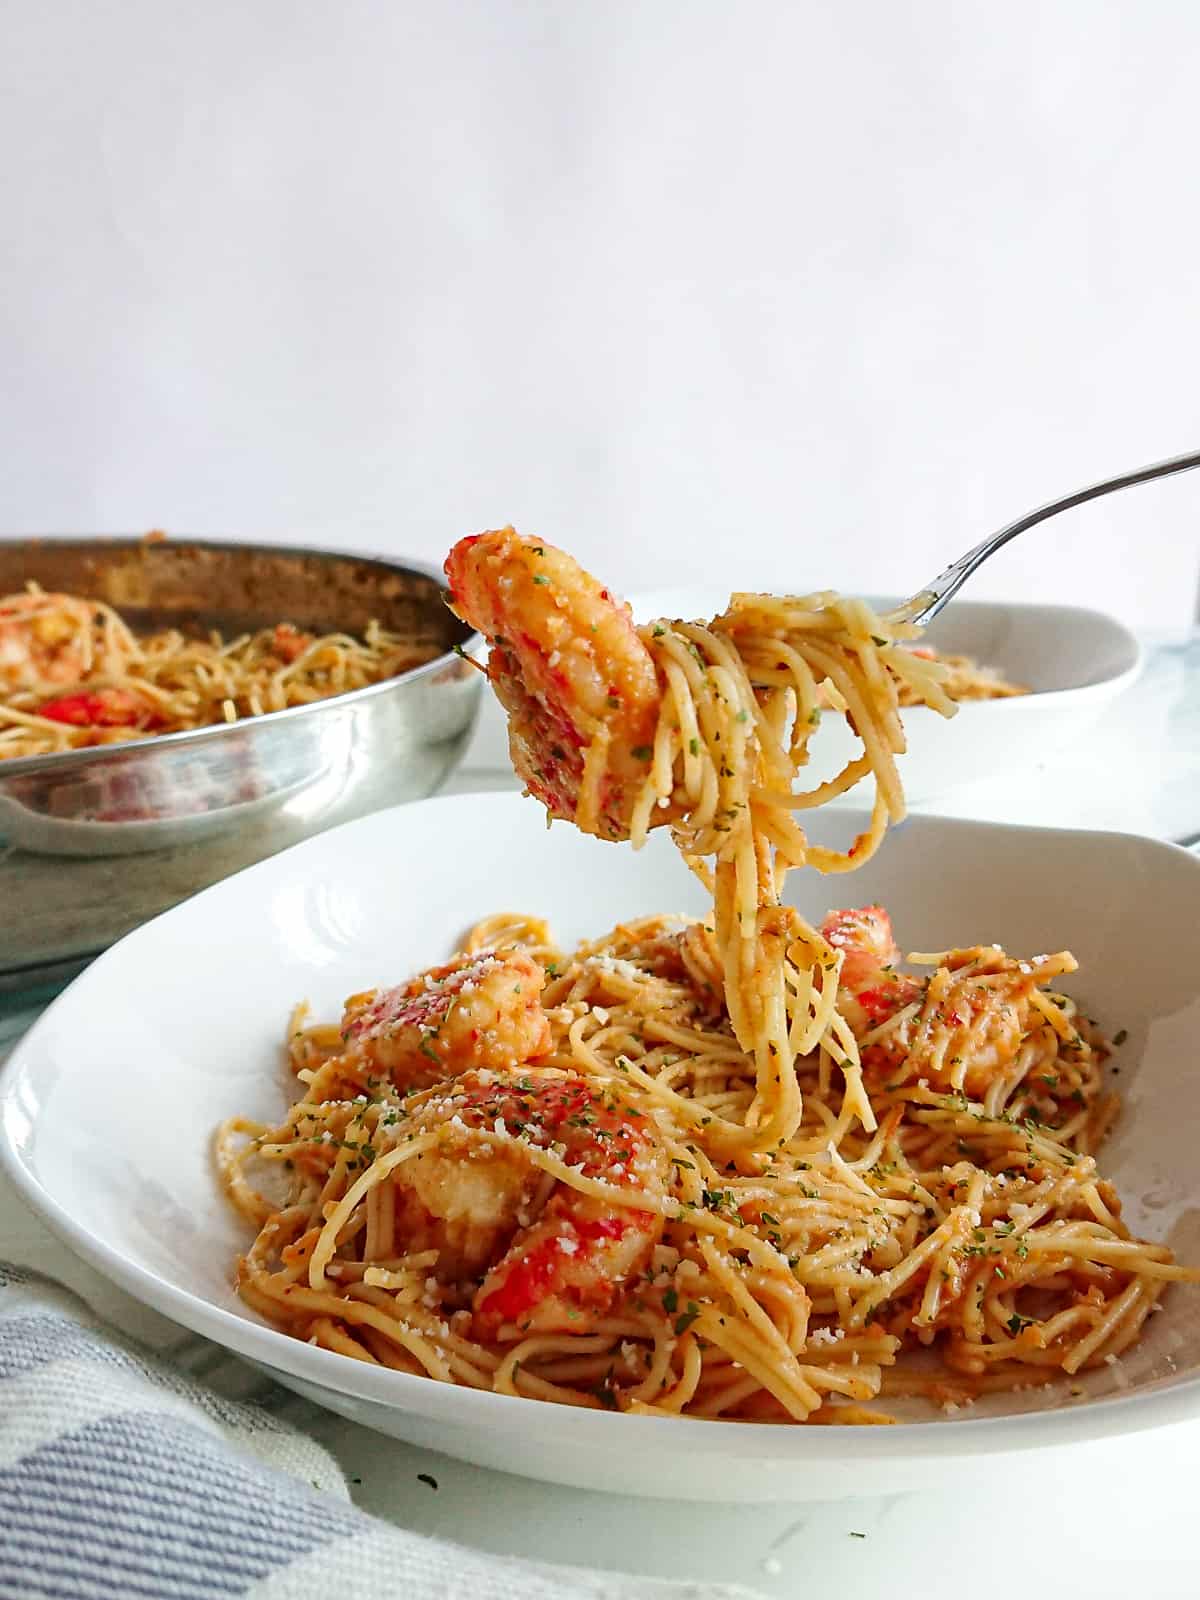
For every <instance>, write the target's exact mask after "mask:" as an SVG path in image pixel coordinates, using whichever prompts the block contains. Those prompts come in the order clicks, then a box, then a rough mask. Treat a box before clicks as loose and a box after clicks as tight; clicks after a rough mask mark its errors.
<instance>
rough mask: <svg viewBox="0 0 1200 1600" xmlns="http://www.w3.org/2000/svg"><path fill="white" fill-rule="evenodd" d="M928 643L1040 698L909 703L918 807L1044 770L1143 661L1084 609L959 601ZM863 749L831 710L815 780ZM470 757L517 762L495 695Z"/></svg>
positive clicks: (668, 611)
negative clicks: (987, 782) (968, 787)
mask: <svg viewBox="0 0 1200 1600" xmlns="http://www.w3.org/2000/svg"><path fill="white" fill-rule="evenodd" d="M867 598H868V599H870V600H871V602H872V604H873V605H874V606H875V607H876V609H877V610H880V611H885V610H886V609H887V608H888V606H889V605H895V604H897V601H898V597H897V596H891V597H880V596H868V597H867ZM728 604H729V591H728V589H723V588H719V587H718V586H716V585H715V584H705V585H688V586H685V587H680V588H676V589H654V590H648V591H646V592H645V593H643V594H634V595H631V596H630V605H631V606H632V607H633V614H634V616H635V617H636V619H637V620H638V621H639V622H649V621H651V620H653V619H654V618H655V617H672V618H676V617H678V618H683V619H685V620H691V619H696V618H700V619H703V618H708V617H712V616H716V615H718V614H719V613H720V612H721V611H723V610H724V609H725V607H726V606H727V605H728ZM926 638H927V639H928V640H929V642H930V643H931V644H932V645H934V646H936V647H937V648H938V649H940V650H943V651H945V652H946V653H948V654H951V655H968V656H972V657H973V658H974V659H975V660H976V661H978V662H979V663H980V665H981V666H988V667H994V668H996V669H997V670H998V671H999V672H1000V674H1001V675H1002V676H1003V677H1005V678H1007V679H1009V680H1010V682H1013V683H1022V684H1028V685H1029V687H1030V688H1031V689H1033V690H1034V693H1033V694H1029V695H1020V696H1017V697H1014V698H1013V699H1009V700H982V701H966V702H964V703H963V705H961V706H960V708H959V712H958V715H957V716H956V717H954V718H953V720H952V721H950V720H947V719H946V718H945V717H941V716H939V715H938V714H937V712H935V711H930V710H929V709H928V708H927V707H926V706H913V707H911V708H910V709H909V710H906V711H905V712H904V728H905V733H906V736H907V739H908V750H907V752H906V754H905V755H904V756H903V757H902V759H901V761H900V778H901V782H902V783H903V784H904V792H905V794H906V795H907V797H908V799H909V801H910V802H911V803H913V804H916V805H920V804H923V803H927V802H929V801H930V800H932V799H935V798H936V796H937V795H939V794H944V793H945V792H946V791H947V790H948V789H950V788H953V787H954V786H955V785H956V784H959V783H967V782H971V781H973V780H974V779H977V778H984V777H987V776H988V774H989V773H992V772H998V771H1001V770H1003V771H1005V772H1007V773H1009V774H1010V775H1011V774H1012V773H1014V772H1019V771H1021V770H1022V769H1025V770H1032V769H1034V768H1035V767H1037V766H1038V765H1040V763H1042V762H1043V761H1044V760H1045V758H1046V754H1047V752H1048V751H1057V750H1059V749H1061V748H1062V747H1063V746H1065V745H1068V744H1070V743H1072V742H1074V741H1076V740H1079V739H1082V738H1084V737H1086V735H1087V733H1088V731H1089V730H1090V729H1091V728H1093V727H1095V725H1096V723H1097V722H1098V721H1099V720H1100V718H1101V717H1102V716H1103V714H1104V712H1105V710H1106V709H1107V708H1108V707H1109V706H1110V705H1111V704H1112V702H1113V701H1114V700H1115V699H1116V698H1117V697H1118V696H1119V695H1121V694H1123V693H1124V692H1125V691H1126V690H1127V689H1128V688H1129V687H1130V685H1131V684H1132V683H1133V682H1134V680H1135V679H1136V678H1137V675H1138V673H1139V671H1140V670H1141V667H1142V654H1143V652H1142V648H1141V646H1140V644H1139V643H1138V641H1137V639H1136V638H1134V636H1133V634H1132V633H1130V631H1129V630H1128V628H1126V627H1125V626H1124V625H1123V624H1122V623H1120V622H1118V621H1117V620H1116V619H1115V618H1114V617H1109V616H1106V615H1104V613H1102V612H1099V611H1088V610H1084V609H1083V608H1082V607H1078V606H1055V605H1014V604H1009V603H1002V602H999V601H995V602H993V601H976V600H954V601H952V602H951V603H950V605H949V606H947V608H946V610H945V611H944V612H943V613H942V615H941V616H940V617H938V618H937V619H936V620H935V621H934V623H933V624H932V626H931V627H930V629H929V631H928V633H927V635H926ZM861 749H862V747H861V745H860V744H859V743H858V741H857V740H856V739H855V738H854V736H853V735H852V734H851V732H850V730H849V728H847V726H846V725H845V723H844V722H843V721H842V719H841V718H840V717H836V716H827V717H826V718H825V719H824V721H823V723H822V725H821V729H820V731H819V733H818V735H817V737H816V738H815V739H814V740H813V743H812V756H813V761H812V767H811V775H812V780H813V782H818V781H820V780H822V779H824V778H826V777H829V776H832V774H833V773H835V772H837V771H838V770H839V769H840V768H841V767H842V766H843V765H844V764H845V763H846V762H847V761H848V760H850V759H851V758H852V757H854V756H856V755H858V754H859V753H860V752H861ZM466 764H467V765H468V766H469V767H493V768H496V769H501V770H502V769H504V768H505V767H507V765H508V739H507V734H506V732H505V727H504V714H503V712H502V710H501V708H500V706H499V704H498V702H497V701H496V699H495V697H494V696H485V698H484V704H483V708H482V711H481V713H480V719H479V724H478V726H477V729H476V733H475V738H474V742H473V743H472V745H471V748H470V751H469V753H468V755H467V757H466ZM867 793H868V791H867V789H866V788H865V787H863V786H860V787H859V789H858V790H857V791H856V792H855V793H854V794H852V795H850V796H848V797H846V800H845V802H844V803H846V804H858V805H861V804H863V803H864V796H866V795H867Z"/></svg>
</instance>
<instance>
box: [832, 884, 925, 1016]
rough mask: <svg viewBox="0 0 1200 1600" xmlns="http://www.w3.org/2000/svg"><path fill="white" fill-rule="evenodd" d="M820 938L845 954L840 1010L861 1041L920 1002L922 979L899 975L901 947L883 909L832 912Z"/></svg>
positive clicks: (840, 991) (839, 993) (870, 908)
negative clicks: (914, 1002) (918, 1000)
mask: <svg viewBox="0 0 1200 1600" xmlns="http://www.w3.org/2000/svg"><path fill="white" fill-rule="evenodd" d="M821 934H822V936H823V937H824V938H825V939H826V940H827V941H828V943H829V944H831V945H832V946H833V947H834V949H835V950H840V951H841V952H842V972H841V977H840V979H839V986H838V1010H839V1011H840V1012H841V1014H842V1016H843V1017H845V1019H846V1021H847V1022H848V1023H849V1024H850V1027H851V1029H852V1030H853V1032H854V1034H855V1036H856V1037H861V1036H862V1035H863V1034H864V1033H868V1032H869V1031H870V1030H871V1029H872V1028H877V1027H878V1026H879V1025H880V1024H881V1023H883V1022H887V1021H888V1019H889V1018H890V1017H894V1016H895V1015H896V1013H897V1012H898V1011H903V1010H904V1008H905V1006H909V1005H912V1003H913V1001H914V1000H916V999H918V998H919V997H920V994H921V992H922V987H923V986H922V984H921V982H920V980H919V979H917V978H913V977H910V976H909V974H908V973H904V972H897V970H896V968H897V966H898V965H899V962H900V959H901V957H900V947H899V946H898V945H897V943H896V936H895V934H894V933H893V932H892V919H891V917H889V916H888V914H887V912H886V911H885V910H884V908H883V907H882V906H861V907H859V908H858V909H856V910H851V909H847V910H843V911H831V912H830V913H829V915H828V916H827V917H826V918H825V920H824V922H822V924H821Z"/></svg>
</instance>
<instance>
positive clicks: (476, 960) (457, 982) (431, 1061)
mask: <svg viewBox="0 0 1200 1600" xmlns="http://www.w3.org/2000/svg"><path fill="white" fill-rule="evenodd" d="M545 982H546V974H545V972H544V971H543V969H542V968H541V967H540V966H539V965H538V963H537V962H536V961H534V960H533V959H532V957H530V956H528V955H526V954H525V953H524V952H523V951H520V950H505V951H491V950H485V951H479V952H476V953H475V954H473V955H470V956H459V957H457V958H456V959H455V960H453V961H449V962H447V963H446V964H445V965H443V966H439V967H432V968H431V969H430V970H429V971H428V972H422V973H419V974H418V976H417V977H415V978H413V979H411V980H410V981H409V982H408V983H401V984H396V985H395V986H394V987H393V988H390V989H380V990H368V991H367V992H366V993H363V994H357V995H352V996H351V997H350V999H349V1000H348V1001H347V1002H346V1007H345V1011H344V1013H343V1016H342V1024H341V1035H342V1044H343V1056H342V1059H343V1061H344V1062H345V1064H346V1065H347V1066H348V1067H350V1068H352V1069H358V1071H359V1072H360V1074H361V1072H363V1071H364V1070H365V1071H366V1072H367V1073H376V1074H378V1075H379V1076H380V1077H386V1078H390V1079H391V1081H392V1083H393V1084H394V1085H395V1086H396V1088H397V1089H400V1090H402V1091H412V1090H416V1089H426V1088H429V1087H430V1086H431V1085H433V1084H435V1083H441V1082H443V1081H444V1080H445V1079H447V1078H453V1077H457V1076H458V1075H459V1074H460V1073H463V1072H467V1071H469V1070H470V1069H471V1068H475V1067H485V1068H486V1067H511V1066H515V1065H517V1064H518V1063H520V1062H524V1061H530V1060H532V1059H534V1058H535V1057H537V1056H542V1055H545V1054H546V1053H547V1052H548V1050H549V1049H550V1044H551V1037H550V1023H549V1021H548V1020H547V1017H546V1014H545V1012H544V1011H543V1010H542V1006H541V1000H540V996H541V992H542V988H543V986H544V985H545Z"/></svg>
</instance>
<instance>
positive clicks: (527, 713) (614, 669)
mask: <svg viewBox="0 0 1200 1600" xmlns="http://www.w3.org/2000/svg"><path fill="white" fill-rule="evenodd" d="M446 576H447V578H448V580H449V584H450V596H449V599H450V605H451V608H452V609H453V610H454V611H455V613H456V614H457V615H458V616H460V617H461V618H462V619H463V620H464V621H465V622H467V623H469V624H470V626H471V627H473V628H475V629H477V630H478V632H480V633H481V634H483V636H484V638H485V639H487V641H488V644H489V646H490V651H489V655H488V667H487V671H488V677H489V678H490V679H491V681H492V684H493V687H494V688H495V691H496V694H497V697H498V698H499V700H500V702H501V703H502V705H503V706H504V708H505V710H506V712H507V713H508V724H509V749H510V752H511V755H512V761H513V765H514V767H515V768H516V769H517V772H518V773H519V774H520V776H521V777H522V778H523V779H524V780H525V783H526V785H527V787H528V789H529V792H530V793H531V794H532V795H534V796H535V797H536V798H537V799H538V800H540V801H541V802H542V804H543V805H544V806H545V807H546V809H547V811H548V812H549V813H550V815H551V816H552V817H561V818H563V819H564V820H567V821H578V822H579V824H580V826H581V827H585V828H586V829H587V831H588V832H593V833H596V834H598V835H599V836H600V837H603V838H625V837H627V836H628V833H629V822H630V812H631V809H632V806H633V803H634V799H635V797H636V795H637V791H638V789H639V787H640V786H641V784H642V782H643V781H644V779H645V778H646V775H647V773H648V770H649V763H650V760H651V756H652V753H653V746H654V737H655V729H656V726H657V722H658V714H659V710H660V708H661V705H662V700H663V689H662V685H661V684H660V682H659V677H658V670H657V668H656V666H655V664H654V659H653V657H652V656H651V654H650V651H649V650H648V649H647V648H646V645H645V644H644V642H643V641H642V639H641V638H640V637H639V635H638V632H637V630H636V628H635V627H634V624H633V618H632V615H631V613H630V611H629V607H628V606H626V605H622V604H620V603H619V602H618V601H617V600H616V599H615V598H614V597H613V595H612V594H611V593H610V592H609V591H608V590H607V589H606V588H604V587H603V586H602V585H601V584H599V583H598V582H597V581H596V579H595V578H593V577H591V576H590V575H589V574H588V573H586V572H585V571H584V570H583V568H582V567H581V566H579V564H578V563H577V562H576V561H574V560H573V559H572V557H570V556H568V555H566V554H565V553H564V552H563V551H561V550H556V549H555V548H554V546H553V545H548V544H543V543H541V542H540V541H537V540H534V539H526V538H522V537H521V535H520V534H518V533H517V532H516V531H515V530H514V529H512V528H500V529H496V530H493V531H492V532H489V533H480V534H474V535H472V536H471V537H469V538H466V539H460V540H459V542H458V543H457V544H456V545H455V546H454V548H453V550H451V552H450V554H449V556H448V557H447V560H446ZM597 746H598V747H599V753H600V754H602V755H603V756H604V774H603V777H602V780H601V783H600V791H599V804H598V807H597V811H596V816H595V819H594V822H593V820H592V819H591V818H589V817H581V816H577V812H578V810H579V800H580V794H581V792H582V790H583V788H584V781H585V769H586V764H587V759H588V753H589V751H590V750H592V749H593V748H595V747H597ZM656 820H664V819H661V818H660V819H656Z"/></svg>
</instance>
